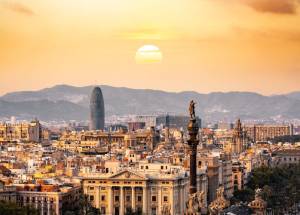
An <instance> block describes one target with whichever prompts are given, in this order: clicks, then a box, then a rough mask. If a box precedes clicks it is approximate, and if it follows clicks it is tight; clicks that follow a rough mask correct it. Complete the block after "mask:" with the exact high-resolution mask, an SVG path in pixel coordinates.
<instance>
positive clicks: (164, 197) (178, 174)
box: [82, 162, 189, 215]
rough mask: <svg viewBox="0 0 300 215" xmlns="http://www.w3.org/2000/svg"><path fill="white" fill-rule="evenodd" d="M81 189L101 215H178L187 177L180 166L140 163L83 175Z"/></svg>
mask: <svg viewBox="0 0 300 215" xmlns="http://www.w3.org/2000/svg"><path fill="white" fill-rule="evenodd" d="M82 184H83V191H84V193H85V194H87V195H88V196H89V199H90V200H91V201H92V202H93V204H94V206H95V207H96V208H99V209H100V211H101V214H109V215H117V214H124V213H125V212H126V211H137V212H141V213H143V214H147V215H148V214H149V215H150V214H151V215H155V214H162V212H163V211H165V212H166V211H167V212H168V213H170V214H174V215H175V214H178V215H181V214H183V213H184V212H185V208H186V205H185V203H186V201H187V200H188V192H189V191H188V188H189V177H188V174H187V172H186V171H185V170H184V169H183V168H182V167H180V166H172V165H170V164H162V163H146V162H145V163H144V162H140V164H139V166H138V168H135V169H126V170H121V171H119V172H117V173H114V174H113V173H106V174H94V175H89V176H88V177H85V178H83V182H82Z"/></svg>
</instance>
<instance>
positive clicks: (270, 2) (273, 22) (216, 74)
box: [0, 0, 300, 95]
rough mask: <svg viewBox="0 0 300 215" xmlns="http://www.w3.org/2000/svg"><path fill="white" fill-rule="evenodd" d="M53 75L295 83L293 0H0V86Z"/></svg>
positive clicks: (268, 86) (169, 85) (45, 81)
mask: <svg viewBox="0 0 300 215" xmlns="http://www.w3.org/2000/svg"><path fill="white" fill-rule="evenodd" d="M147 44H152V45H155V46H156V47H158V48H159V49H160V51H161V54H162V56H163V57H162V60H161V61H159V62H148V63H138V62H136V59H135V56H136V52H137V50H138V49H139V48H141V47H142V46H143V45H147ZM56 84H71V85H76V86H85V85H92V84H105V85H112V86H126V87H132V88H150V89H161V90H167V91H185V90H193V91H197V92H202V93H207V92H212V91H254V92H259V93H262V94H265V95H270V94H278V93H286V92H291V91H296V90H300V0H109V1H108V0H85V1H84V0H23V1H22V0H16V1H10V0H0V95H3V94H4V93H6V92H10V91H16V90H36V89H41V88H45V87H51V86H53V85H56Z"/></svg>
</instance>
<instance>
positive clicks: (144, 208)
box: [143, 187, 148, 214]
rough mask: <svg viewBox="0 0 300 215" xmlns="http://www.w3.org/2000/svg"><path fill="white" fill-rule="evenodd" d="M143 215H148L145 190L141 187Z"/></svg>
mask: <svg viewBox="0 0 300 215" xmlns="http://www.w3.org/2000/svg"><path fill="white" fill-rule="evenodd" d="M143 214H148V205H147V188H146V187H143Z"/></svg>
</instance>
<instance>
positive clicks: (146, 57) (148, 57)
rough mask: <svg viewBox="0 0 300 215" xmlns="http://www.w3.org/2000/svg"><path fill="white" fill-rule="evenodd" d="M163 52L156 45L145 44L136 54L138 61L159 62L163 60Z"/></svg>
mask: <svg viewBox="0 0 300 215" xmlns="http://www.w3.org/2000/svg"><path fill="white" fill-rule="evenodd" d="M161 60H162V53H161V51H160V49H159V48H158V47H157V46H155V45H144V46H142V47H141V48H139V49H138V50H137V52H136V54H135V61H136V62H137V63H157V62H161Z"/></svg>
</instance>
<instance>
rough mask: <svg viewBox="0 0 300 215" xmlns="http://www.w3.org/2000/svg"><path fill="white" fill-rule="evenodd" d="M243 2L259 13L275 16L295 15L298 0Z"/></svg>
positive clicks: (254, 0) (245, 0) (249, 0)
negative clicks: (275, 14)
mask: <svg viewBox="0 0 300 215" xmlns="http://www.w3.org/2000/svg"><path fill="white" fill-rule="evenodd" d="M244 2H245V3H246V4H247V5H249V6H250V7H252V8H253V9H254V10H256V11H259V12H269V13H277V14H295V13H296V12H297V6H298V4H299V0H244Z"/></svg>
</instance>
